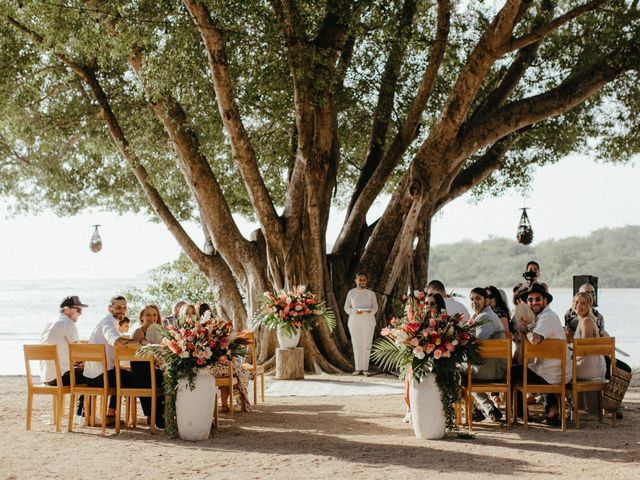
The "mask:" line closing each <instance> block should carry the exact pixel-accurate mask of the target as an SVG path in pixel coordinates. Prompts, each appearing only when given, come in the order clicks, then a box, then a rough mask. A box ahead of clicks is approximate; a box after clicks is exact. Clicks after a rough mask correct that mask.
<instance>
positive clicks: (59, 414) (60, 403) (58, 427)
mask: <svg viewBox="0 0 640 480" xmlns="http://www.w3.org/2000/svg"><path fill="white" fill-rule="evenodd" d="M56 407H57V408H56V410H57V411H56V432H59V431H60V430H62V412H63V411H64V395H63V394H62V393H60V394H59V395H58V401H57V406H56Z"/></svg>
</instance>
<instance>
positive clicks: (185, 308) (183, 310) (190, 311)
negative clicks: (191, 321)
mask: <svg viewBox="0 0 640 480" xmlns="http://www.w3.org/2000/svg"><path fill="white" fill-rule="evenodd" d="M196 314H197V311H196V307H195V306H193V305H192V304H190V303H185V304H184V305H182V306H181V307H180V310H178V318H180V319H183V318H186V317H189V318H191V317H193V316H194V315H196Z"/></svg>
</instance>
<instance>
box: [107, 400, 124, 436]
mask: <svg viewBox="0 0 640 480" xmlns="http://www.w3.org/2000/svg"><path fill="white" fill-rule="evenodd" d="M105 413H106V412H105ZM121 414H122V397H121V396H120V395H117V396H116V433H120V415H121ZM102 418H103V420H102V424H103V425H104V424H105V423H106V420H107V419H106V416H104V417H102Z"/></svg>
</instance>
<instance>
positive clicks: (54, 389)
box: [22, 345, 70, 432]
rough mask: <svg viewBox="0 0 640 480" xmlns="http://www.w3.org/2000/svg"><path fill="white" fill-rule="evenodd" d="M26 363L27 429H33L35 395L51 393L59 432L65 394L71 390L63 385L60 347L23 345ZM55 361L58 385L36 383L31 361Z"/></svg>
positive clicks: (54, 416) (54, 417)
mask: <svg viewBox="0 0 640 480" xmlns="http://www.w3.org/2000/svg"><path fill="white" fill-rule="evenodd" d="M22 349H23V351H24V363H25V370H26V373H27V419H26V420H27V425H26V427H27V431H29V430H31V416H32V410H33V396H34V395H51V396H52V400H53V420H54V422H55V425H56V431H57V432H59V431H60V429H61V424H62V411H63V409H64V395H65V394H67V393H69V392H70V389H69V387H68V386H67V387H65V386H63V385H62V373H61V371H60V360H59V359H58V349H57V347H56V346H55V345H23V346H22ZM34 361H42V362H53V363H54V366H55V370H56V385H55V386H51V385H45V384H42V385H34V384H33V378H32V376H31V362H34Z"/></svg>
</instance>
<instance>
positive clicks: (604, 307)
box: [0, 279, 640, 375]
mask: <svg viewBox="0 0 640 480" xmlns="http://www.w3.org/2000/svg"><path fill="white" fill-rule="evenodd" d="M143 282H144V280H140V279H125V280H73V281H72V280H0V375H24V373H25V366H24V356H23V353H22V345H23V344H25V343H38V342H39V338H40V332H41V331H42V329H43V328H44V326H45V324H47V323H48V322H51V321H53V320H55V319H57V318H58V306H59V305H60V302H61V300H62V299H63V298H64V297H65V296H67V295H78V296H80V299H81V300H82V301H83V302H84V303H85V304H88V305H89V308H86V309H84V312H83V314H82V315H81V317H80V319H79V321H78V324H77V325H78V333H79V335H80V338H83V339H87V338H89V335H90V334H91V331H92V330H93V327H94V326H95V325H96V324H97V323H98V322H99V321H100V320H101V319H102V318H104V316H105V315H106V314H107V305H108V303H109V299H110V298H111V297H112V296H114V295H117V294H121V293H122V292H123V291H124V290H126V289H129V288H131V287H134V286H136V287H142V286H144V284H143ZM453 290H454V291H455V292H458V293H460V294H462V298H460V299H459V300H460V301H461V302H462V303H464V304H465V306H467V307H468V305H469V301H468V292H469V290H470V289H469V288H454V289H453ZM505 291H507V292H509V291H510V290H507V289H505ZM551 293H552V294H553V296H554V300H553V302H552V303H551V309H552V310H554V311H555V312H556V313H557V314H558V315H559V316H560V317H563V316H564V313H565V312H566V310H567V308H569V304H570V300H571V296H572V295H571V289H568V288H566V289H552V290H551ZM598 301H599V306H598V310H599V311H600V312H601V313H602V314H603V315H604V319H605V328H606V329H607V331H608V332H609V333H610V334H611V335H612V336H615V337H616V346H617V347H618V348H620V349H621V350H624V351H625V352H627V353H628V354H629V355H630V356H629V357H624V356H622V355H620V354H618V355H617V357H618V358H620V359H621V360H623V361H624V362H626V363H628V364H630V365H631V366H632V367H640V329H638V323H637V321H636V318H637V317H638V315H640V289H600V291H599V299H598ZM130 313H131V315H135V313H134V312H130ZM164 314H168V312H163V315H164ZM130 318H131V319H132V321H134V318H133V316H130ZM32 371H33V366H32ZM34 373H36V372H35V371H34Z"/></svg>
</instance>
